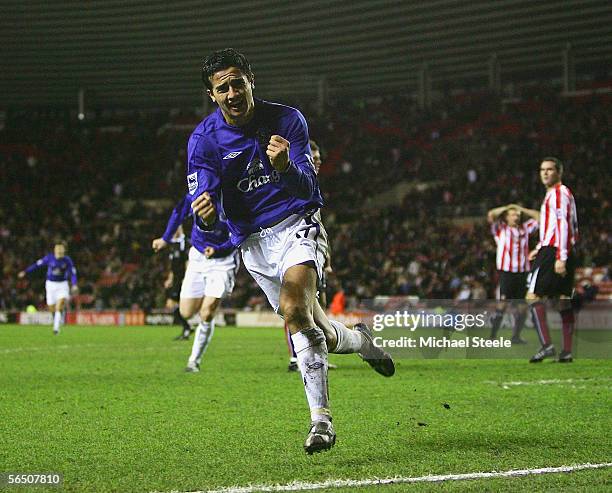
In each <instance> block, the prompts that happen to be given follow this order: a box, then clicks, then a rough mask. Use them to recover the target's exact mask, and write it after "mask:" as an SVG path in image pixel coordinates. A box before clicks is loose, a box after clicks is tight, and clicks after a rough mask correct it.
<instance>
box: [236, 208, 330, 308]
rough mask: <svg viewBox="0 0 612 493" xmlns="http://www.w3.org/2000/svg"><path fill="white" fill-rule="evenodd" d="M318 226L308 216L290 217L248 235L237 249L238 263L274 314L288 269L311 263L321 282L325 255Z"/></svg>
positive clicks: (310, 216) (319, 226) (314, 220)
mask: <svg viewBox="0 0 612 493" xmlns="http://www.w3.org/2000/svg"><path fill="white" fill-rule="evenodd" d="M320 232H321V225H320V224H319V223H318V222H317V221H316V219H314V218H313V216H312V215H308V216H300V215H297V214H293V215H291V216H289V217H288V218H287V219H284V220H283V221H281V222H280V223H278V224H275V225H274V226H272V227H270V228H264V229H262V230H261V231H260V232H258V233H253V234H252V235H251V236H249V237H248V238H247V239H246V240H245V241H244V243H243V244H242V246H241V250H242V260H243V262H244V266H245V267H246V268H247V270H248V271H249V273H250V274H251V276H253V279H255V281H256V282H257V284H259V287H260V288H261V289H262V290H263V292H264V293H265V294H266V297H267V298H268V301H269V302H270V305H271V306H272V308H273V309H274V311H275V312H277V313H278V308H279V304H280V303H279V300H280V288H281V283H282V281H283V277H284V275H285V272H287V269H289V267H292V266H294V265H298V264H303V263H305V262H313V263H314V265H315V267H316V269H317V276H318V278H319V279H321V276H322V273H323V265H324V262H325V260H324V259H325V256H324V255H323V254H322V253H321V249H320V245H319V243H318V242H317V240H318V237H319V236H320Z"/></svg>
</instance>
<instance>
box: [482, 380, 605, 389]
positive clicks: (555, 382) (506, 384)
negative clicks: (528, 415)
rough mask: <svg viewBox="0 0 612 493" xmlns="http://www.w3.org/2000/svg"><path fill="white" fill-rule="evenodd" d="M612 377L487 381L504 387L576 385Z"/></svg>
mask: <svg viewBox="0 0 612 493" xmlns="http://www.w3.org/2000/svg"><path fill="white" fill-rule="evenodd" d="M611 380H612V378H568V379H565V380H560V379H556V378H555V379H551V380H532V381H520V380H518V381H511V382H495V381H491V380H486V381H485V383H489V384H492V385H501V387H503V388H504V389H508V388H510V387H518V386H525V385H566V384H567V385H574V384H577V383H593V382H609V381H611Z"/></svg>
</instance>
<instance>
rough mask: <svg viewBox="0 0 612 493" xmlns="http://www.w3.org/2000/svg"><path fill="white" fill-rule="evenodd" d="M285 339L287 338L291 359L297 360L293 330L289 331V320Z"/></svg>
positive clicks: (292, 360) (291, 360)
mask: <svg viewBox="0 0 612 493" xmlns="http://www.w3.org/2000/svg"><path fill="white" fill-rule="evenodd" d="M285 339H287V349H288V350H289V361H290V362H292V363H293V362H294V361H297V355H296V354H295V348H294V347H293V340H292V339H291V332H289V327H287V322H285Z"/></svg>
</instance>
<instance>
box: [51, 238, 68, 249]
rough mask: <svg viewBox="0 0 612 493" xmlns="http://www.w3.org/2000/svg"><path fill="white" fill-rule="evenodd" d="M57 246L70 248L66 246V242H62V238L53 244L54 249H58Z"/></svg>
mask: <svg viewBox="0 0 612 493" xmlns="http://www.w3.org/2000/svg"><path fill="white" fill-rule="evenodd" d="M57 245H62V246H63V247H64V248H68V245H67V244H66V242H65V241H64V240H62V239H61V238H58V239H57V240H55V241H54V242H53V247H56V246H57Z"/></svg>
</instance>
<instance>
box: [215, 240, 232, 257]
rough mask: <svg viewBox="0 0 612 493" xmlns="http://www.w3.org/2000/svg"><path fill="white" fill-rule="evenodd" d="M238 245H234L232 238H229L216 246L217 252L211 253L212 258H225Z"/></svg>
mask: <svg viewBox="0 0 612 493" xmlns="http://www.w3.org/2000/svg"><path fill="white" fill-rule="evenodd" d="M235 249H236V247H235V246H234V245H232V240H231V238H228V239H227V240H226V241H225V242H223V243H222V244H221V245H219V246H218V247H217V248H215V253H213V254H212V255H211V258H223V257H227V256H228V255H229V254H230V253H232V252H233V251H234V250H235Z"/></svg>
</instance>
